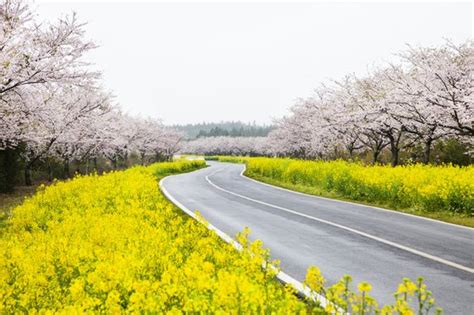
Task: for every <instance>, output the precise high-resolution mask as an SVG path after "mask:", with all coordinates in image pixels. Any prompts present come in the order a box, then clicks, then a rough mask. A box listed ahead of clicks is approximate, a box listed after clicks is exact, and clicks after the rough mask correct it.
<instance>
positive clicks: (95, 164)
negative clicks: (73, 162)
mask: <svg viewBox="0 0 474 315" xmlns="http://www.w3.org/2000/svg"><path fill="white" fill-rule="evenodd" d="M94 169H95V171H96V173H99V170H98V168H97V157H94Z"/></svg>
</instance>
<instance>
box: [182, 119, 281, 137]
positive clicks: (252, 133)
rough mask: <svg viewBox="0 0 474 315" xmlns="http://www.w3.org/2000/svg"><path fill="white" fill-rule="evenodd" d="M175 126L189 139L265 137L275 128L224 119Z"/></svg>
mask: <svg viewBox="0 0 474 315" xmlns="http://www.w3.org/2000/svg"><path fill="white" fill-rule="evenodd" d="M173 127H174V128H176V129H178V130H180V131H183V132H185V134H186V138H187V139H190V140H191V139H196V138H202V137H217V136H229V137H265V136H267V135H268V133H269V132H270V131H271V130H272V129H273V128H274V127H273V126H272V125H258V124H256V123H255V122H253V123H243V122H241V121H222V122H219V123H199V124H186V125H175V126H173Z"/></svg>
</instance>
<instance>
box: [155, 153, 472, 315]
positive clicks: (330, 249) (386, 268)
mask: <svg viewBox="0 0 474 315" xmlns="http://www.w3.org/2000/svg"><path fill="white" fill-rule="evenodd" d="M209 164H210V167H208V168H205V169H201V170H198V171H195V172H192V173H187V174H181V175H176V176H171V177H168V178H166V179H165V180H164V181H163V183H162V185H163V187H164V188H165V189H166V190H167V191H168V193H169V194H171V195H172V196H173V198H175V199H176V200H177V201H179V202H180V203H182V204H183V205H184V206H186V207H187V208H188V209H190V210H198V211H199V212H200V213H201V214H202V215H203V216H204V217H205V218H206V220H208V221H209V222H210V223H211V224H213V225H214V226H216V227H217V228H218V229H220V230H222V231H223V232H225V233H227V234H229V235H231V236H235V234H236V233H238V232H239V231H241V230H242V229H243V228H244V227H246V226H247V227H249V228H250V229H251V231H252V234H251V238H252V239H261V240H262V241H263V242H264V244H265V247H267V248H270V251H271V254H272V257H273V258H275V259H280V260H281V266H282V270H283V271H285V272H286V273H287V274H289V275H290V276H292V277H294V278H296V279H297V280H300V281H302V280H304V276H305V273H306V270H307V268H308V266H310V265H316V266H318V267H320V269H321V270H322V272H323V275H324V276H325V277H326V279H328V282H329V284H331V283H334V282H336V281H337V280H338V279H340V278H341V277H342V276H343V275H344V274H350V275H351V276H352V277H353V279H354V282H355V283H358V282H360V281H368V282H370V283H371V284H372V285H373V292H372V293H373V295H374V296H375V297H376V298H377V299H378V300H379V302H381V303H392V302H393V293H394V292H395V290H396V288H397V285H398V283H400V282H401V280H402V278H403V277H409V278H411V279H412V280H416V279H417V278H418V277H419V276H422V277H424V278H425V280H426V283H427V285H428V288H429V289H430V290H431V291H433V294H434V296H435V298H436V301H437V305H439V306H441V307H443V309H444V311H445V314H474V229H471V228H465V227H459V226H455V225H451V224H446V223H442V222H439V221H434V220H429V219H423V218H419V217H415V216H409V215H404V214H401V213H398V212H394V211H386V210H381V209H379V208H374V207H369V206H364V205H357V204H353V203H345V202H341V201H336V200H330V199H324V198H318V197H313V196H308V195H304V194H298V193H294V192H290V191H285V190H282V189H278V188H276V187H273V186H269V185H265V184H262V183H259V182H256V181H253V180H251V179H249V178H246V177H244V176H241V172H242V171H243V169H244V166H243V165H240V164H230V163H218V162H210V163H209Z"/></svg>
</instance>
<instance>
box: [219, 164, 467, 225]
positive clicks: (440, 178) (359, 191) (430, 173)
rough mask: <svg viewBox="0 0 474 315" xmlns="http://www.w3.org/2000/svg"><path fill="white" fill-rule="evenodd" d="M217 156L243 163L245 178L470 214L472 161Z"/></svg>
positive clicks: (382, 202) (400, 205) (401, 205)
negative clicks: (389, 162)
mask: <svg viewBox="0 0 474 315" xmlns="http://www.w3.org/2000/svg"><path fill="white" fill-rule="evenodd" d="M219 160H220V161H223V162H239V163H246V164H247V170H246V174H247V175H249V176H250V177H255V178H257V179H264V180H265V179H270V180H273V181H275V182H276V183H281V184H290V185H295V186H297V187H311V188H315V189H317V190H319V191H320V192H330V193H334V194H335V196H339V197H343V198H346V199H350V200H356V201H362V202H368V203H374V204H379V205H385V206H387V207H389V208H394V209H404V208H405V209H406V208H409V209H413V210H415V211H423V212H427V213H436V212H441V211H447V212H449V213H451V214H454V215H460V216H465V217H473V216H474V180H473V178H474V165H471V166H467V167H458V166H452V165H443V166H434V165H422V164H413V165H406V166H397V167H391V166H383V165H375V166H365V165H362V164H359V163H351V162H346V161H303V160H294V159H285V158H248V157H219Z"/></svg>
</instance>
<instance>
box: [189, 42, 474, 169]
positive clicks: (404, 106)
mask: <svg viewBox="0 0 474 315" xmlns="http://www.w3.org/2000/svg"><path fill="white" fill-rule="evenodd" d="M472 43H473V42H472V40H468V41H466V42H464V43H461V44H459V45H455V44H453V43H451V42H446V43H445V44H443V45H441V46H439V47H409V48H408V49H407V50H406V51H403V52H401V53H399V57H400V59H399V62H398V63H391V64H387V65H385V66H383V67H380V68H377V69H375V70H374V71H372V72H371V73H369V74H368V75H367V76H364V77H358V76H355V75H352V74H351V75H347V76H346V77H344V78H343V79H342V80H338V81H330V82H327V83H325V84H323V85H321V86H320V87H318V88H317V89H316V90H315V93H314V95H312V96H311V97H308V98H306V99H301V100H299V101H298V102H297V104H295V105H294V106H293V107H292V108H291V114H290V115H289V116H287V117H283V118H282V119H280V120H278V121H276V123H275V126H276V127H275V129H274V130H272V131H271V132H270V133H269V135H268V137H267V139H266V141H258V142H256V143H257V144H260V143H261V144H262V146H261V147H260V148H254V152H257V153H258V154H259V155H267V156H281V157H293V158H299V159H338V158H343V159H351V160H354V159H362V160H366V161H368V162H369V161H370V162H372V163H390V164H391V165H392V166H396V165H398V164H400V163H407V162H423V163H432V162H435V163H449V162H453V163H457V164H461V165H465V164H470V163H472V157H473V155H474V148H473V145H474V93H473V92H474V84H473V79H472V78H473V74H474V73H473V70H474V53H473V46H472ZM229 141H231V142H232V140H225V139H222V138H215V139H213V141H206V142H201V143H199V146H197V145H196V144H195V143H192V142H191V143H189V144H188V145H187V146H186V148H190V149H192V148H193V147H199V149H200V151H201V152H204V151H205V152H208V153H209V154H218V153H217V151H219V150H220V149H219V148H220V147H226V148H232V149H231V150H228V152H226V154H232V152H233V151H238V150H236V149H235V147H238V146H239V145H240V144H239V143H240V142H239V141H237V140H236V141H234V142H233V144H229V143H228V142H229ZM216 142H222V145H219V144H217V143H216ZM206 145H207V146H208V148H204V147H203V146H206ZM213 151H216V152H213Z"/></svg>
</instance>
